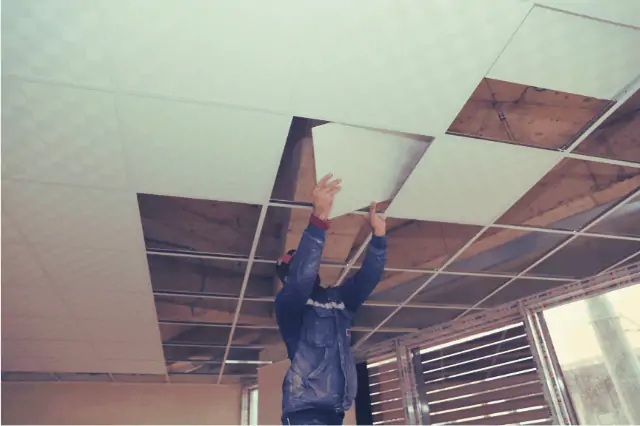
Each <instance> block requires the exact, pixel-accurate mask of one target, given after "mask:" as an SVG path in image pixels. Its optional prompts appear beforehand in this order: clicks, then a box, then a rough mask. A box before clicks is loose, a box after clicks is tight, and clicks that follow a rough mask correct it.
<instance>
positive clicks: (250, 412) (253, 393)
mask: <svg viewBox="0 0 640 426" xmlns="http://www.w3.org/2000/svg"><path fill="white" fill-rule="evenodd" d="M242 406H243V410H242V424H243V425H250V426H253V425H257V424H258V386H257V385H256V386H251V387H249V388H245V391H244V393H243V395H242Z"/></svg>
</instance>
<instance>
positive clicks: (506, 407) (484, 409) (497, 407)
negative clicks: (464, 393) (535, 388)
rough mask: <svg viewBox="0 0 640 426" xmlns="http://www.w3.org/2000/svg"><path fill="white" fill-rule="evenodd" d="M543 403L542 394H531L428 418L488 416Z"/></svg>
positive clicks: (434, 420) (442, 420)
mask: <svg viewBox="0 0 640 426" xmlns="http://www.w3.org/2000/svg"><path fill="white" fill-rule="evenodd" d="M545 404H546V402H545V399H544V396H543V395H533V396H528V397H521V398H513V399H509V400H507V401H504V402H501V403H499V404H485V405H480V406H477V407H472V408H466V409H465V408H462V409H460V410H456V411H449V412H446V413H442V414H431V415H430V418H431V422H432V423H444V422H451V421H456V420H462V419H468V418H474V417H478V416H488V415H490V414H496V413H500V412H503V411H514V410H518V409H521V408H527V407H534V406H536V405H545ZM469 422H470V423H473V420H470V421H469Z"/></svg>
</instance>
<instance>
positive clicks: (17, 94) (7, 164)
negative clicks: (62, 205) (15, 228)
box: [2, 2, 127, 188]
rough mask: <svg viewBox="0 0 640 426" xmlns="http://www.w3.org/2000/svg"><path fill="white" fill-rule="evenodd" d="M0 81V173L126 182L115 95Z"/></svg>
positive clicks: (108, 184) (109, 184) (115, 184)
mask: <svg viewBox="0 0 640 426" xmlns="http://www.w3.org/2000/svg"><path fill="white" fill-rule="evenodd" d="M27 3H28V2H27ZM3 83H4V84H3V88H2V89H3V90H2V124H3V126H2V174H3V176H6V177H10V178H18V179H27V180H34V181H42V182H56V183H66V184H72V185H73V184H75V185H83V186H95V187H102V188H124V187H126V184H127V181H126V173H125V167H124V158H123V155H122V144H121V141H120V135H119V132H118V122H117V119H116V113H115V111H116V110H115V95H113V94H108V93H103V92H98V91H92V90H83V89H74V88H70V87H62V86H53V85H49V84H39V83H30V82H25V81H22V80H19V79H15V78H11V79H9V78H7V79H5V80H4V81H3Z"/></svg>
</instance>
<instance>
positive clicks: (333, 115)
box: [294, 0, 532, 135]
mask: <svg viewBox="0 0 640 426" xmlns="http://www.w3.org/2000/svg"><path fill="white" fill-rule="evenodd" d="M531 5H532V4H531V3H529V2H525V1H512V0H484V1H470V2H465V3H464V7H459V6H455V2H451V0H429V1H424V0H402V1H387V2H370V3H368V4H367V7H362V4H360V3H359V2H340V1H337V0H332V1H322V2H314V3H313V4H309V3H307V2H305V3H304V6H305V14H304V16H302V17H301V18H300V20H301V22H302V25H301V27H302V28H304V31H303V32H302V34H301V40H302V42H303V43H304V46H305V49H304V50H302V51H301V52H300V54H299V65H298V68H299V70H298V76H299V78H298V79H297V83H298V85H297V87H296V90H295V91H294V112H295V115H302V116H306V117H314V118H319V119H324V120H330V121H338V122H342V123H349V124H354V125H359V126H366V127H373V128H381V129H387V130H396V131H402V132H408V133H417V134H423V135H433V134H440V133H443V132H444V131H445V130H446V129H447V128H448V127H449V125H450V124H451V122H452V121H453V120H454V119H455V117H456V115H457V114H458V112H459V110H460V108H461V107H462V106H463V105H464V103H465V102H466V101H467V99H468V98H469V96H470V95H471V93H472V92H473V91H474V89H475V88H476V86H477V85H478V83H479V82H480V80H481V79H482V78H483V77H484V76H485V74H486V73H487V70H489V68H490V67H491V64H492V63H493V62H494V61H495V59H496V57H497V56H498V55H499V54H500V52H501V50H502V49H503V48H504V46H505V45H506V43H507V41H508V40H509V37H510V36H511V35H512V34H513V32H514V31H515V30H516V28H517V27H518V25H519V24H520V23H521V21H522V19H523V18H524V16H525V15H526V13H527V12H528V11H529V10H530V8H531Z"/></svg>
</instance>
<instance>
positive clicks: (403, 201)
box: [387, 135, 560, 225]
mask: <svg viewBox="0 0 640 426" xmlns="http://www.w3.org/2000/svg"><path fill="white" fill-rule="evenodd" d="M559 159H560V154H559V153H555V152H550V151H546V150H534V149H530V148H526V147H521V146H517V145H511V144H503V143H497V142H490V141H484V140H478V139H469V138H463V137H459V136H453V135H443V136H440V137H437V138H436V140H435V141H434V142H433V143H432V144H431V146H430V147H429V150H428V151H427V152H426V154H425V155H424V157H423V158H422V160H421V161H420V162H419V163H418V165H417V166H416V168H415V169H414V171H413V173H412V174H411V176H409V179H407V182H406V183H405V185H404V186H403V188H402V189H401V190H400V192H399V193H398V195H397V196H396V198H395V200H394V201H393V203H392V204H391V206H390V207H389V209H388V210H387V213H388V215H389V216H392V217H400V218H407V219H419V220H431V221H441V222H453V223H464V224H474V225H485V224H489V223H491V222H492V221H493V220H494V219H495V218H496V217H498V216H499V215H500V214H502V213H503V212H504V211H505V210H507V209H508V208H509V207H510V206H511V205H512V204H513V203H514V202H515V201H516V200H517V199H518V198H520V197H521V196H522V194H524V193H525V192H526V191H527V190H528V189H529V188H531V186H533V185H534V184H535V182H537V181H538V179H540V178H541V177H542V176H544V175H545V174H546V173H547V172H548V171H549V170H550V169H551V168H552V167H553V166H554V165H555V163H556V162H557V161H559Z"/></svg>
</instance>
